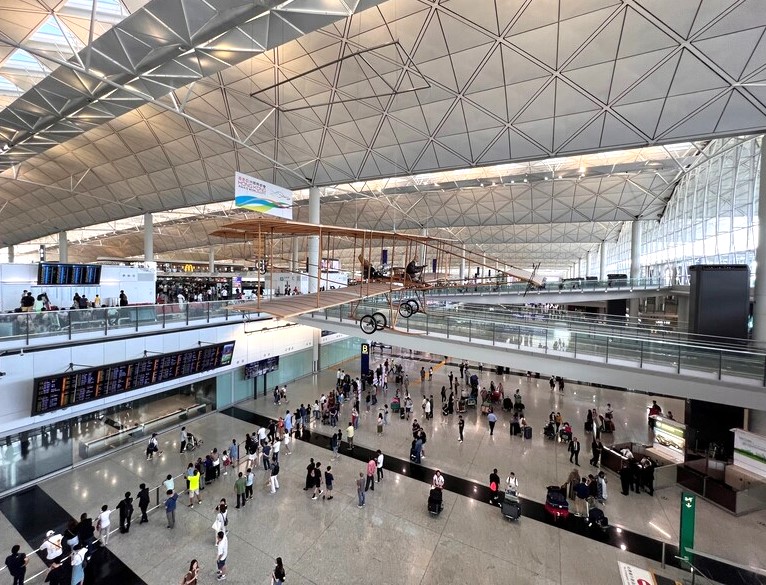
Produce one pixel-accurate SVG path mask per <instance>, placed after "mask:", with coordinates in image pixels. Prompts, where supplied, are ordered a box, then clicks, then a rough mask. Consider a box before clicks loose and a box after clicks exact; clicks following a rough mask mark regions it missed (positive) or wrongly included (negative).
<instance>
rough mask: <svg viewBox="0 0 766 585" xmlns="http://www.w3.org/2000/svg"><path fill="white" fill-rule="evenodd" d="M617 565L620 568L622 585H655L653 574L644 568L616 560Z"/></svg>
mask: <svg viewBox="0 0 766 585" xmlns="http://www.w3.org/2000/svg"><path fill="white" fill-rule="evenodd" d="M617 566H619V568H620V578H621V579H622V585H655V582H654V575H653V574H652V573H650V572H649V571H647V570H646V569H642V568H640V567H636V566H634V565H629V564H627V563H623V562H622V561H617Z"/></svg>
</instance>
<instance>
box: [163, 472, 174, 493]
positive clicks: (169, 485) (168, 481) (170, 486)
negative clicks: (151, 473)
mask: <svg viewBox="0 0 766 585" xmlns="http://www.w3.org/2000/svg"><path fill="white" fill-rule="evenodd" d="M162 485H163V486H164V487H165V491H168V490H170V491H171V492H174V491H176V483H175V481H174V480H173V476H172V475H170V474H169V473H168V475H167V477H166V478H165V481H163V482H162Z"/></svg>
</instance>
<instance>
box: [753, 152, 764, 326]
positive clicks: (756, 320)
mask: <svg viewBox="0 0 766 585" xmlns="http://www.w3.org/2000/svg"><path fill="white" fill-rule="evenodd" d="M764 172H766V148H764V142H761V170H760V176H759V180H760V182H759V186H758V247H757V248H756V250H755V262H756V270H755V290H754V292H753V339H755V340H756V341H766V176H764Z"/></svg>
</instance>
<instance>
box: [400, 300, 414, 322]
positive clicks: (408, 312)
mask: <svg viewBox="0 0 766 585" xmlns="http://www.w3.org/2000/svg"><path fill="white" fill-rule="evenodd" d="M414 312H415V311H413V310H412V305H411V304H409V303H402V304H400V305H399V314H400V315H401V316H402V317H404V318H405V319H409V318H410V317H412V315H413V313H414Z"/></svg>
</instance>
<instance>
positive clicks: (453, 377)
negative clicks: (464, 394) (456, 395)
mask: <svg viewBox="0 0 766 585" xmlns="http://www.w3.org/2000/svg"><path fill="white" fill-rule="evenodd" d="M447 377H448V378H449V389H450V390H452V385H453V384H454V382H455V374H453V373H452V370H450V373H449V376H447ZM446 396H447V391H446V389H445V388H444V387H443V386H442V402H444V399H445V398H446Z"/></svg>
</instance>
